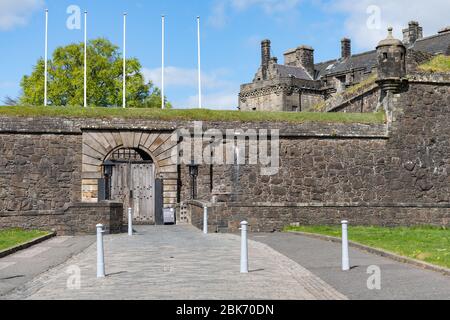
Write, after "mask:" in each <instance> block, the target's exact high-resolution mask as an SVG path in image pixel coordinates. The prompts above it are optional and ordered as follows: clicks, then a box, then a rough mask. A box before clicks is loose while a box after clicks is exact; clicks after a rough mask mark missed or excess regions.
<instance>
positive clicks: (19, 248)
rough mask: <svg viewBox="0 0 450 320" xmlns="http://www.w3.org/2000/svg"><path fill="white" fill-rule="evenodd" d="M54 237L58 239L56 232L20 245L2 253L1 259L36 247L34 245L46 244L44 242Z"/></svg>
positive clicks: (0, 253)
mask: <svg viewBox="0 0 450 320" xmlns="http://www.w3.org/2000/svg"><path fill="white" fill-rule="evenodd" d="M53 237H56V232H52V233H50V234H48V235H45V236H42V237H40V238H36V239H34V240H31V241H28V242H25V243H22V244H20V245H18V246H15V247H12V248H9V249H6V250H3V251H0V258H4V257H6V256H9V255H11V254H13V253H16V252H18V251H21V250H24V249H27V248H29V247H32V246H34V245H36V244H38V243H41V242H44V241H46V240H48V239H51V238H53Z"/></svg>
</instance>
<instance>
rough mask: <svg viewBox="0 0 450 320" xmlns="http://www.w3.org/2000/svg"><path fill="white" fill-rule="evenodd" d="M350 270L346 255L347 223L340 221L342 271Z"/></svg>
mask: <svg viewBox="0 0 450 320" xmlns="http://www.w3.org/2000/svg"><path fill="white" fill-rule="evenodd" d="M349 270H350V259H349V255H348V221H346V220H344V221H342V271H349Z"/></svg>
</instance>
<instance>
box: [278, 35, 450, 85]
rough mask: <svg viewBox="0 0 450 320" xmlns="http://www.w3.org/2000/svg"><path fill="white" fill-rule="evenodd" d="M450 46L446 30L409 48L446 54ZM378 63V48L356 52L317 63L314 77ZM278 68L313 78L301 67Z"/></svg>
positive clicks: (302, 76)
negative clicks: (344, 57) (341, 57)
mask: <svg viewBox="0 0 450 320" xmlns="http://www.w3.org/2000/svg"><path fill="white" fill-rule="evenodd" d="M449 46H450V32H445V33H440V34H436V35H433V36H430V37H426V38H422V39H419V40H417V41H416V43H415V44H414V45H413V46H411V47H409V49H412V50H415V51H423V52H428V53H431V54H442V53H443V54H446V52H447V50H448V48H449ZM376 64H377V52H376V50H372V51H368V52H363V53H360V54H355V55H352V56H351V57H349V58H347V59H335V60H330V61H326V62H321V63H317V64H315V70H316V71H315V75H314V79H316V80H317V79H320V78H321V77H323V76H325V75H329V74H335V73H341V72H346V71H349V70H351V69H364V70H365V71H367V72H370V70H371V69H372V68H373V67H375V66H376ZM276 68H277V69H278V70H279V72H280V74H281V75H282V76H283V77H287V76H289V75H293V76H294V77H296V78H299V79H305V80H311V77H310V76H309V74H308V73H307V72H306V71H305V70H304V69H303V68H301V67H291V66H284V65H276Z"/></svg>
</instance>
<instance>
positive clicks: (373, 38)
mask: <svg viewBox="0 0 450 320" xmlns="http://www.w3.org/2000/svg"><path fill="white" fill-rule="evenodd" d="M322 4H323V5H325V8H326V9H327V10H331V11H337V12H341V13H345V14H347V19H346V20H345V29H346V32H347V33H348V34H347V36H350V37H352V39H353V40H354V42H355V44H356V46H357V47H358V48H359V49H374V48H375V46H376V44H377V43H378V42H379V41H380V40H381V39H384V38H385V37H386V35H387V31H386V30H387V27H388V26H392V27H393V28H394V33H395V36H396V37H398V38H399V39H402V38H403V36H402V29H403V28H405V27H406V26H407V24H408V21H410V20H416V21H419V23H420V25H421V26H422V27H423V29H424V35H425V36H426V35H430V34H435V33H436V32H437V31H438V30H440V29H441V28H443V27H445V26H447V25H448V24H449V23H450V21H449V19H448V17H449V15H448V13H449V12H450V1H442V0H427V1H423V0H396V1H392V0H360V1H353V0H337V1H325V2H323V3H322ZM371 6H377V7H378V8H379V10H380V11H379V13H380V18H381V19H380V25H379V26H380V28H378V29H373V28H369V27H368V26H367V22H368V20H369V19H370V18H371V17H372V14H373V13H374V11H373V10H370V9H369V11H370V13H368V8H371V9H372V8H373V7H371Z"/></svg>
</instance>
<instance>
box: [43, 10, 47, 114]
mask: <svg viewBox="0 0 450 320" xmlns="http://www.w3.org/2000/svg"><path fill="white" fill-rule="evenodd" d="M47 60H48V9H45V57H44V69H45V71H44V79H45V80H44V81H45V82H44V106H47V104H48V101H47V82H48V62H47Z"/></svg>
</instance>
